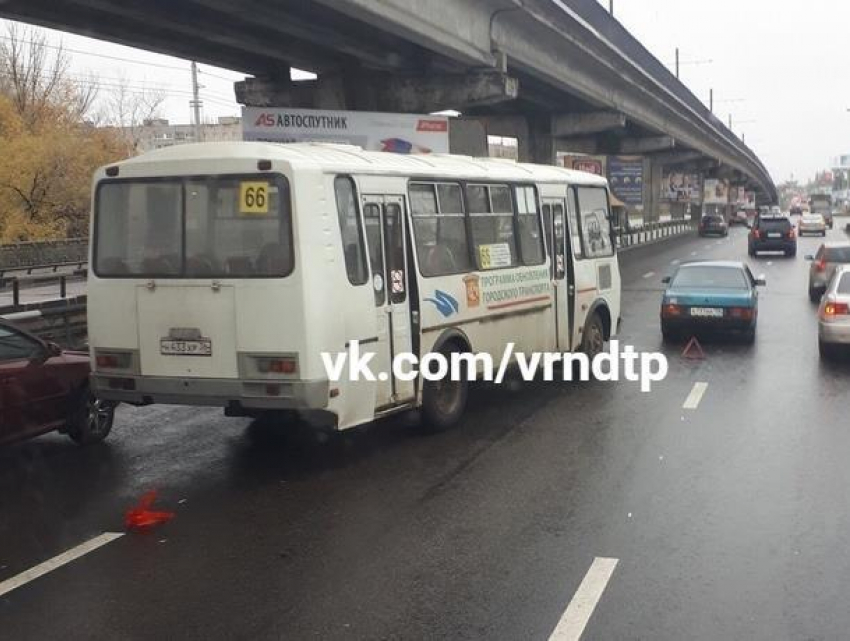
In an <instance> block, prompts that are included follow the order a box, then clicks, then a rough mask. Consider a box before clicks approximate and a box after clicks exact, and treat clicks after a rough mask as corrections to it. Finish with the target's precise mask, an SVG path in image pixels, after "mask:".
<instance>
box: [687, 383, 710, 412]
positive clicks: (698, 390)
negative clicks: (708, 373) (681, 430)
mask: <svg viewBox="0 0 850 641" xmlns="http://www.w3.org/2000/svg"><path fill="white" fill-rule="evenodd" d="M707 389H708V383H694V386H693V388H691V393H690V394H688V398H686V399H685V402H684V403H683V404H682V409H686V410H695V409H697V408H698V407H699V404H700V401H701V400H702V396H703V394H705V390H707Z"/></svg>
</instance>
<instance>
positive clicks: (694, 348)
mask: <svg viewBox="0 0 850 641" xmlns="http://www.w3.org/2000/svg"><path fill="white" fill-rule="evenodd" d="M682 356H684V357H685V358H690V359H692V360H701V359H703V358H705V352H704V351H703V350H702V345H700V344H699V341H698V340H697V337H696V336H691V340H689V341H688V344H687V345H685V349H683V350H682Z"/></svg>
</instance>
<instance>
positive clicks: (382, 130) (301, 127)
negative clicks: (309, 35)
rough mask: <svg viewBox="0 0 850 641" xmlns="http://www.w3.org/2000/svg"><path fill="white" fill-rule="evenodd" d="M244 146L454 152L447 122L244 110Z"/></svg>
mask: <svg viewBox="0 0 850 641" xmlns="http://www.w3.org/2000/svg"><path fill="white" fill-rule="evenodd" d="M242 138H243V140H260V141H264V142H331V143H343V144H349V145H357V146H358V147H362V148H363V149H368V150H371V151H391V152H395V153H402V154H428V153H432V152H433V153H448V152H449V119H448V117H447V116H428V115H416V114H396V113H378V112H369V111H336V110H330V109H289V108H288V107H276V108H274V107H243V108H242Z"/></svg>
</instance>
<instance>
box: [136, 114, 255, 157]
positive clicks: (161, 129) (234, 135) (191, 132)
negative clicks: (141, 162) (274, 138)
mask: <svg viewBox="0 0 850 641" xmlns="http://www.w3.org/2000/svg"><path fill="white" fill-rule="evenodd" d="M200 130H201V141H203V142H225V141H232V140H242V119H241V118H240V117H238V116H222V117H220V118H219V119H218V120H217V121H216V122H215V123H204V124H202V125H201V128H200ZM132 136H133V139H134V141H135V146H136V151H137V152H138V153H140V154H141V153H145V152H146V151H152V150H154V149H162V148H163V147H172V146H173V145H182V144H185V143H190V142H196V140H195V138H196V136H195V125H190V124H185V125H184V124H179V125H178V124H171V123H170V122H169V121H168V120H166V119H165V118H152V119H149V120H145V121H144V122H143V123H142V125H141V126H138V127H134V128H133V131H132Z"/></svg>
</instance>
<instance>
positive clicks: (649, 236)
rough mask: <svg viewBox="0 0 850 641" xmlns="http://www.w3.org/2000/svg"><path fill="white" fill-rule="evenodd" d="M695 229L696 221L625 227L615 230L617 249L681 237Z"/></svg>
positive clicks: (653, 223)
mask: <svg viewBox="0 0 850 641" xmlns="http://www.w3.org/2000/svg"><path fill="white" fill-rule="evenodd" d="M696 228H697V220H696V219H691V220H684V219H679V220H667V221H663V222H661V221H652V222H648V223H643V224H642V225H640V226H631V225H629V226H626V227H620V228H618V229H616V230H615V231H616V238H617V249H620V250H623V249H629V248H631V247H638V246H640V245H647V244H650V243H654V242H657V241H659V240H664V239H666V238H672V237H674V236H681V235H682V234H687V233H690V232H692V231H695V230H696Z"/></svg>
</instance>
